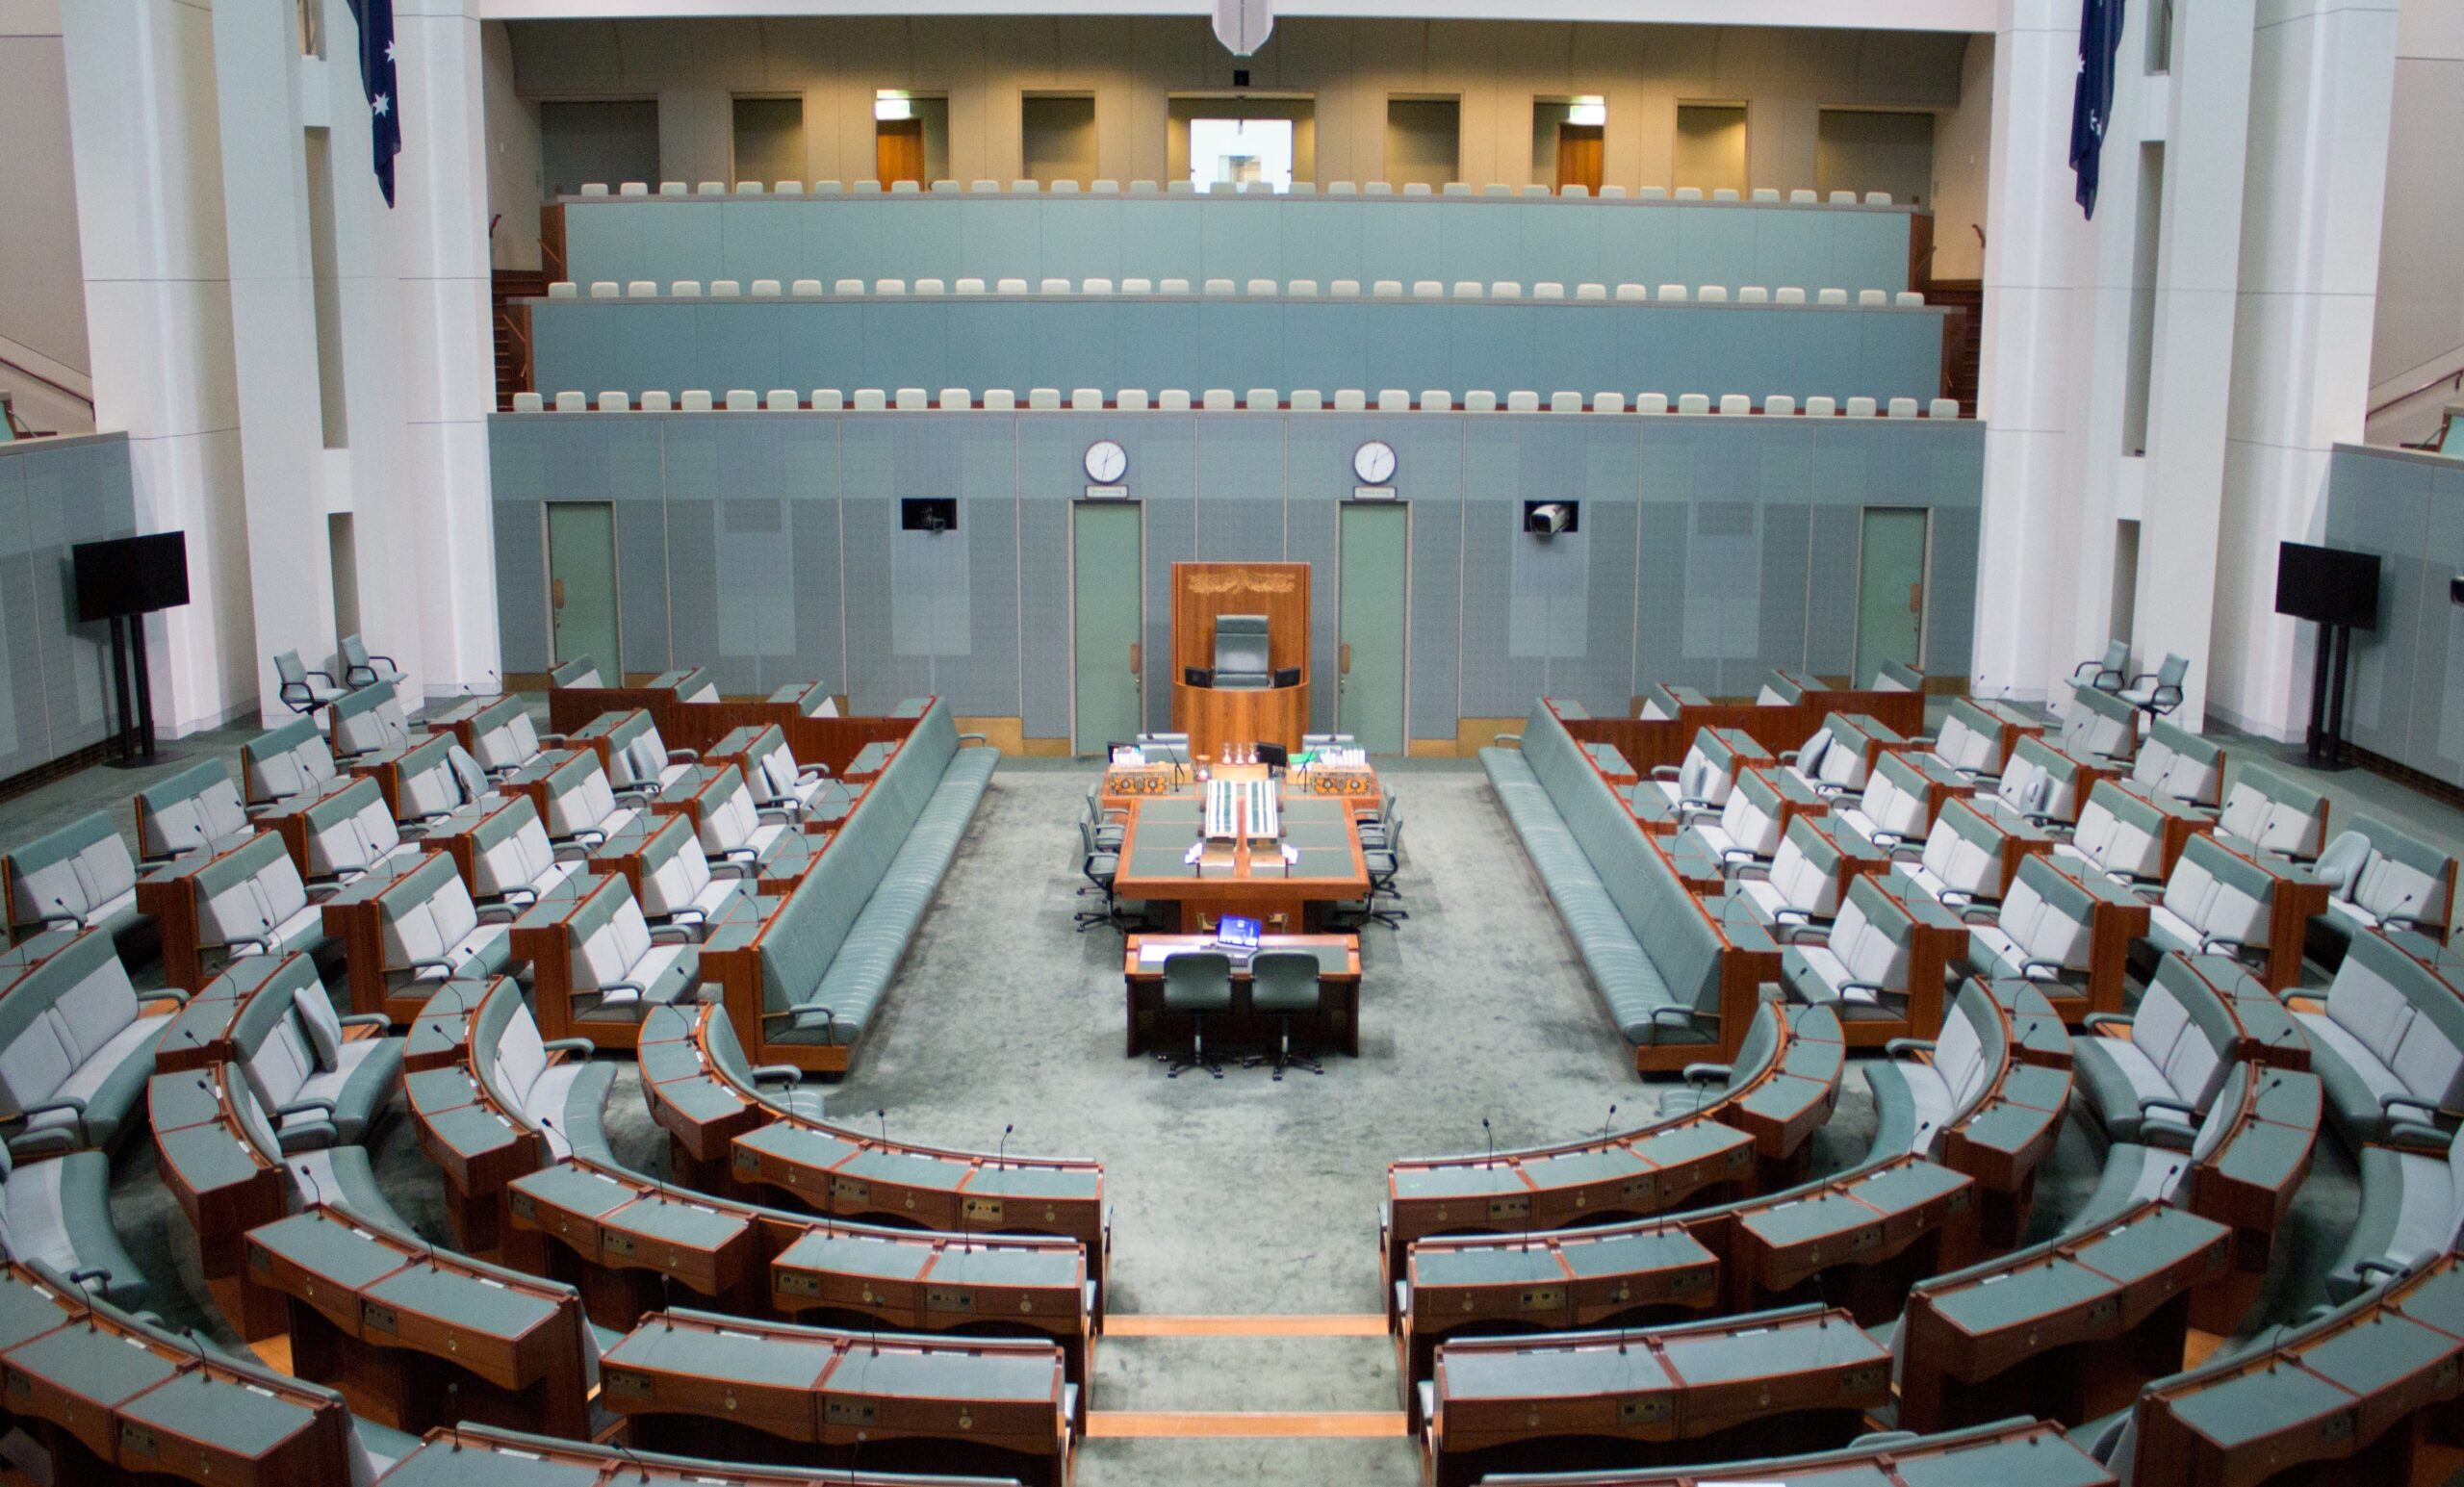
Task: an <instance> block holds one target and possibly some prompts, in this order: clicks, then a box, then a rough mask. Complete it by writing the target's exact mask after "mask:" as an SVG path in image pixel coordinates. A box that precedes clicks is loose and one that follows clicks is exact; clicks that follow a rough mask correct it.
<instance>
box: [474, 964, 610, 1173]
mask: <svg viewBox="0 0 2464 1487" xmlns="http://www.w3.org/2000/svg"><path fill="white" fill-rule="evenodd" d="M471 1046H472V1048H473V1049H474V1050H478V1049H486V1050H487V1052H486V1053H485V1054H477V1055H475V1058H474V1060H473V1062H474V1064H475V1065H476V1067H477V1070H478V1074H479V1078H480V1079H481V1080H482V1081H484V1082H485V1084H486V1085H487V1088H488V1094H489V1096H490V1098H492V1099H493V1100H495V1102H496V1105H497V1108H498V1109H499V1110H501V1111H503V1112H504V1113H505V1114H506V1115H512V1116H513V1117H515V1118H516V1119H518V1120H521V1121H522V1122H523V1123H524V1124H526V1125H527V1126H529V1127H530V1128H531V1129H533V1130H536V1131H539V1132H541V1133H543V1134H544V1135H545V1136H546V1137H547V1139H548V1149H549V1151H550V1152H551V1153H552V1155H553V1156H554V1157H555V1159H556V1160H558V1161H562V1160H564V1159H565V1158H566V1157H569V1156H572V1155H573V1152H574V1143H575V1141H577V1140H578V1136H577V1134H576V1133H577V1132H578V1131H581V1130H583V1129H586V1128H590V1127H595V1126H597V1125H598V1124H599V1122H600V1118H601V1112H602V1111H603V1109H604V1108H605V1107H606V1104H607V1091H608V1090H610V1089H612V1088H614V1086H615V1083H616V1065H615V1064H612V1063H609V1062H607V1061H605V1060H595V1059H593V1058H591V1057H590V1053H591V1045H590V1040H589V1039H588V1038H558V1039H556V1040H555V1041H554V1042H544V1041H542V1040H541V1039H540V1037H539V1024H538V1022H537V1021H536V1020H534V1019H533V1018H532V1017H531V1015H530V1008H529V1007H528V1006H527V1005H526V1003H525V1002H524V1001H523V1000H522V988H521V987H517V986H515V985H514V984H513V983H512V982H510V981H501V982H499V983H497V985H496V987H495V988H494V989H492V990H490V991H489V992H488V994H487V997H486V999H485V1000H483V1001H482V1002H480V1003H479V1010H478V1011H477V1012H476V1013H474V1014H473V1015H472V1019H471ZM555 1055H561V1056H562V1057H561V1058H556V1057H552V1056H555Z"/></svg>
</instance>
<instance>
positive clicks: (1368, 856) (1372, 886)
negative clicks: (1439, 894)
mask: <svg viewBox="0 0 2464 1487" xmlns="http://www.w3.org/2000/svg"><path fill="white" fill-rule="evenodd" d="M1360 858H1361V862H1362V863H1363V865H1365V866H1366V867H1367V868H1368V869H1369V896H1368V897H1367V898H1360V899H1354V900H1352V901H1351V902H1350V903H1348V904H1339V905H1337V906H1336V910H1337V911H1338V912H1340V913H1342V914H1344V915H1346V916H1347V917H1348V918H1349V919H1350V921H1351V924H1352V927H1353V928H1355V929H1358V928H1362V927H1365V926H1367V925H1370V924H1382V925H1384V926H1386V927H1387V928H1388V929H1390V930H1391V929H1397V928H1399V927H1400V925H1401V924H1402V921H1403V920H1405V919H1408V918H1410V917H1411V913H1410V911H1409V910H1405V909H1404V908H1403V907H1402V905H1401V902H1400V900H1401V897H1402V895H1401V894H1399V892H1397V891H1396V888H1395V874H1396V873H1397V872H1398V871H1399V870H1400V868H1401V866H1402V860H1403V823H1402V820H1401V818H1399V817H1396V818H1391V819H1390V820H1389V821H1388V822H1387V826H1386V839H1385V843H1384V845H1382V846H1376V847H1372V846H1370V845H1369V844H1368V843H1367V842H1366V841H1363V842H1362V843H1361V848H1360ZM1380 900H1385V902H1383V903H1380V902H1379V901H1380Z"/></svg>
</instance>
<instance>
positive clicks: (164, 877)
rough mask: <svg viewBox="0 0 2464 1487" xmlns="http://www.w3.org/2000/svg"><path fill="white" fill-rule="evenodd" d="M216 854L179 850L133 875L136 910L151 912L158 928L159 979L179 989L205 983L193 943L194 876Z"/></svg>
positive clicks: (196, 910) (196, 912) (195, 926)
mask: <svg viewBox="0 0 2464 1487" xmlns="http://www.w3.org/2000/svg"><path fill="white" fill-rule="evenodd" d="M218 855H219V854H218V853H216V852H214V851H213V850H211V849H208V850H204V851H199V852H188V853H182V854H181V855H180V856H178V857H175V858H166V859H163V860H162V861H160V862H155V863H152V864H150V865H148V866H147V867H146V868H145V869H144V870H143V871H141V872H140V873H139V874H138V875H137V909H138V911H139V912H140V913H146V914H151V915H153V916H154V922H155V925H156V926H157V927H158V928H159V929H160V930H161V931H162V940H163V980H164V982H165V984H167V985H168V986H171V987H177V988H178V989H180V990H182V991H194V990H196V989H197V988H198V987H203V986H204V985H205V961H204V960H203V958H202V957H201V956H200V955H199V953H198V947H197V942H196V940H197V934H198V931H199V927H200V923H199V911H200V905H199V904H198V901H197V892H196V875H197V873H198V872H199V871H200V870H201V869H203V868H204V866H205V865H206V864H207V863H208V862H211V861H213V860H214V859H215V858H216V857H218Z"/></svg>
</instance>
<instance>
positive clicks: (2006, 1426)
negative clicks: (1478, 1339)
mask: <svg viewBox="0 0 2464 1487" xmlns="http://www.w3.org/2000/svg"><path fill="white" fill-rule="evenodd" d="M1482 1480H1483V1481H1484V1482H1485V1483H1486V1484H1487V1487H1543V1484H1545V1487H1744V1484H1746V1483H1749V1482H1751V1483H1758V1484H1762V1487H1788V1484H1793V1483H1814V1482H1821V1483H1824V1484H1831V1483H1838V1484H1841V1487H1849V1484H1854V1487H1954V1484H1957V1487H1969V1484H1972V1483H1987V1484H1991V1487H2113V1480H2114V1479H2113V1476H2112V1474H2109V1473H2108V1472H2106V1471H2105V1469H2104V1468H2103V1467H2101V1466H2098V1465H2097V1464H2096V1460H2095V1458H2094V1457H2092V1456H2091V1455H2089V1454H2088V1453H2087V1452H2086V1451H2084V1450H2081V1449H2079V1448H2078V1446H2077V1445H2075V1444H2074V1443H2073V1442H2072V1441H2071V1440H2070V1439H2069V1437H2067V1436H2066V1435H2064V1434H2063V1433H2062V1429H2061V1427H2060V1426H2058V1425H2052V1424H2047V1423H2043V1422H2041V1421H2037V1420H2031V1419H2028V1418H2026V1417H2024V1416H2023V1417H2020V1418H2017V1419H2014V1420H2004V1421H1998V1422H1996V1423H1993V1424H1990V1425H1984V1426H1981V1427H1979V1428H1977V1429H1974V1430H1952V1431H1945V1432H1944V1433H1942V1434H1939V1435H1929V1436H1914V1435H1910V1434H1908V1433H1906V1432H1901V1431H1893V1432H1890V1433H1887V1434H1882V1435H1876V1436H1871V1437H1868V1438H1866V1439H1864V1440H1862V1441H1859V1442H1854V1443H1852V1444H1850V1445H1849V1446H1848V1447H1846V1448H1845V1449H1840V1450H1832V1451H1823V1452H1821V1453H1819V1454H1815V1455H1807V1456H1787V1457H1783V1458H1780V1459H1778V1460H1760V1461H1750V1462H1729V1463H1725V1464H1722V1465H1719V1466H1702V1467H1681V1468H1672V1469H1670V1470H1668V1471H1630V1472H1615V1471H1611V1472H1582V1473H1573V1474H1553V1475H1547V1476H1536V1475H1529V1474H1524V1473H1521V1472H1508V1473H1496V1472H1492V1473H1490V1474H1488V1475H1487V1476H1486V1477H1484V1478H1482Z"/></svg>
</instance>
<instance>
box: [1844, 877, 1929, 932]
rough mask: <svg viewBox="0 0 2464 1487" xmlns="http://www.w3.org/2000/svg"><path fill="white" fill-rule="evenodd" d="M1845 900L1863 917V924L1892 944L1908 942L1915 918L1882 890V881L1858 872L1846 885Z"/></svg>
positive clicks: (1906, 907)
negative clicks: (1855, 907)
mask: <svg viewBox="0 0 2464 1487" xmlns="http://www.w3.org/2000/svg"><path fill="white" fill-rule="evenodd" d="M1848 901H1849V902H1850V903H1852V904H1855V905H1856V906H1857V908H1858V910H1860V911H1861V912H1862V913H1863V914H1864V916H1865V922H1866V923H1868V924H1870V925H1872V926H1873V927H1874V928H1876V929H1878V930H1880V931H1882V932H1883V933H1884V934H1885V935H1886V936H1890V942H1891V943H1892V944H1894V945H1904V944H1907V943H1908V937H1909V936H1910V935H1912V934H1913V933H1914V932H1915V929H1916V919H1915V916H1914V915H1912V914H1911V913H1910V912H1909V911H1908V906H1907V905H1905V904H1902V903H1901V902H1900V901H1899V900H1897V899H1895V898H1893V897H1891V896H1890V895H1889V894H1888V893H1886V892H1885V891H1883V881H1882V879H1881V878H1880V877H1879V876H1877V875H1876V874H1873V873H1860V874H1858V875H1857V880H1856V882H1854V883H1851V884H1850V885H1848Z"/></svg>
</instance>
